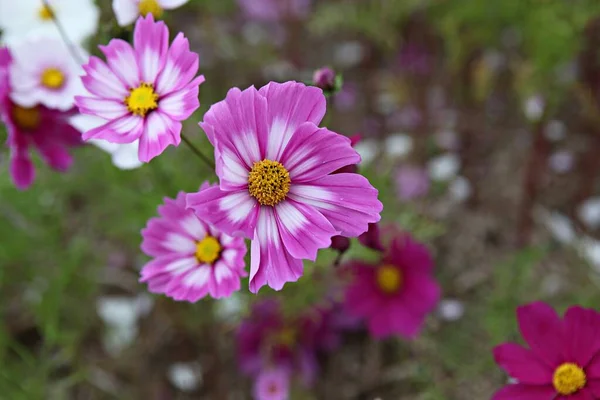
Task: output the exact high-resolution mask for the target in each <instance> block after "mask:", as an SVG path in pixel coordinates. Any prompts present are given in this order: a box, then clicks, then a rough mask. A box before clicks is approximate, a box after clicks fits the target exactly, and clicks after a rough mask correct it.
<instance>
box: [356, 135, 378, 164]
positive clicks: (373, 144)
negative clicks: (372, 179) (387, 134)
mask: <svg viewBox="0 0 600 400" xmlns="http://www.w3.org/2000/svg"><path fill="white" fill-rule="evenodd" d="M354 150H356V151H357V152H358V154H360V158H361V162H360V163H361V164H362V165H367V164H370V163H371V161H373V159H374V158H375V156H376V155H377V152H378V151H379V143H377V141H376V140H372V139H367V140H361V141H360V142H358V143H357V144H356V145H355V146H354Z"/></svg>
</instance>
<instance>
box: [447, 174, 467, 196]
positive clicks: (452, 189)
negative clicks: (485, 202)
mask: <svg viewBox="0 0 600 400" xmlns="http://www.w3.org/2000/svg"><path fill="white" fill-rule="evenodd" d="M471 192H472V189H471V182H469V180H468V179H467V178H465V177H464V176H457V177H456V179H454V180H453V181H452V182H450V185H449V186H448V193H449V194H450V197H451V198H452V200H454V201H456V202H459V203H460V202H463V201H465V200H466V199H468V198H469V196H471Z"/></svg>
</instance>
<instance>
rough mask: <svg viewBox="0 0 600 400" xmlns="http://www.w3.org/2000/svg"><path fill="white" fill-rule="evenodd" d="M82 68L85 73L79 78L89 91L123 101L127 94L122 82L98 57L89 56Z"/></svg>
mask: <svg viewBox="0 0 600 400" xmlns="http://www.w3.org/2000/svg"><path fill="white" fill-rule="evenodd" d="M83 69H84V70H85V72H86V73H87V75H86V76H84V77H83V78H81V80H82V82H83V86H84V87H85V88H86V89H87V90H88V91H89V92H90V93H92V94H95V95H96V96H100V97H105V98H108V99H114V100H117V101H123V100H124V99H125V98H126V97H127V96H128V95H129V91H128V90H127V88H126V87H125V85H124V84H123V82H121V80H119V78H118V77H117V76H116V75H115V74H114V73H113V71H111V69H110V68H108V66H107V65H106V64H105V63H104V61H102V60H100V59H99V58H98V57H95V56H91V57H90V59H89V62H88V63H87V64H86V65H84V66H83Z"/></svg>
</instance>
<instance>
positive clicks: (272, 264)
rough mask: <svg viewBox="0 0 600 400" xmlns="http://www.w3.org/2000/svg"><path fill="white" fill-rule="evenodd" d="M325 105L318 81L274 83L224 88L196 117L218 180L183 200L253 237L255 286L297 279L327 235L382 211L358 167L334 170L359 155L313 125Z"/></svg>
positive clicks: (349, 229) (357, 230)
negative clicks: (211, 148)
mask: <svg viewBox="0 0 600 400" xmlns="http://www.w3.org/2000/svg"><path fill="white" fill-rule="evenodd" d="M324 114H325V98H324V96H323V93H322V91H321V90H320V89H318V88H315V87H307V86H305V85H303V84H301V83H296V82H287V83H284V84H279V83H273V82H272V83H270V84H268V85H267V86H264V87H263V88H261V89H260V90H256V89H255V88H254V87H250V88H248V89H246V90H244V91H240V90H239V89H237V88H235V89H231V90H230V91H229V93H228V94H227V98H226V99H225V100H224V101H221V102H219V103H217V104H215V105H213V106H212V107H211V108H210V110H209V111H208V112H207V113H206V115H205V117H204V122H203V123H201V126H202V128H203V129H204V131H205V132H206V135H207V136H208V139H209V140H210V142H211V143H212V144H213V145H214V146H215V160H216V165H217V175H218V176H219V179H220V186H219V187H213V188H210V189H207V190H203V191H200V192H199V193H195V194H191V195H189V196H188V206H189V207H190V208H192V209H194V211H195V212H196V213H197V215H199V216H205V217H206V218H207V220H208V222H210V223H212V224H214V225H215V226H216V227H217V228H219V229H221V230H223V231H224V232H226V233H228V234H230V235H234V236H240V235H241V236H245V237H247V238H249V239H251V240H252V248H251V269H250V290H251V291H252V292H257V291H258V289H259V288H260V287H262V286H263V285H265V284H268V285H269V286H270V287H272V288H273V289H275V290H280V289H281V288H282V287H283V285H284V284H285V283H286V282H291V281H296V280H297V279H298V278H299V277H300V276H301V275H302V260H303V259H311V260H315V258H316V255H317V251H318V250H319V249H321V248H326V247H329V245H330V244H331V237H332V236H335V235H338V234H341V235H343V236H348V237H354V236H358V235H360V234H361V233H363V232H364V231H366V230H367V227H368V224H369V223H370V222H376V221H378V220H379V218H380V217H379V213H380V212H381V210H382V208H383V206H382V204H381V202H379V200H377V190H376V189H375V188H373V187H372V186H371V185H370V183H369V182H368V181H367V180H366V179H365V178H364V177H363V176H361V175H358V174H351V173H342V174H332V172H334V171H336V170H337V169H339V168H341V167H343V166H346V165H350V164H356V163H358V162H359V161H360V156H359V155H358V153H356V151H354V149H352V147H351V146H350V140H349V139H348V138H346V137H344V136H341V135H339V134H337V133H334V132H332V131H329V130H328V129H325V128H319V127H318V126H317V124H318V123H319V122H320V121H321V119H322V118H323V115H324ZM307 232H310V234H306V233H307Z"/></svg>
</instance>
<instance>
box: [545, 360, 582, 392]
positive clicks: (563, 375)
mask: <svg viewBox="0 0 600 400" xmlns="http://www.w3.org/2000/svg"><path fill="white" fill-rule="evenodd" d="M552 384H553V385H554V389H556V391H557V392H558V393H559V394H561V395H564V396H567V395H570V394H573V393H577V392H578V391H579V390H581V389H583V388H584V387H585V384H586V376H585V371H584V370H583V369H582V368H581V367H580V366H579V365H577V364H573V363H564V364H561V365H560V366H559V367H558V368H556V370H555V371H554V376H553V377H552Z"/></svg>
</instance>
